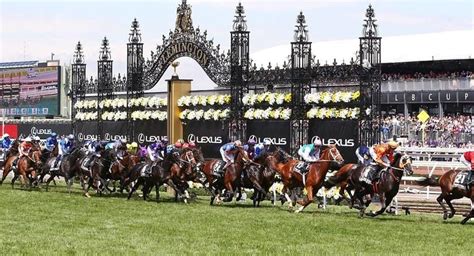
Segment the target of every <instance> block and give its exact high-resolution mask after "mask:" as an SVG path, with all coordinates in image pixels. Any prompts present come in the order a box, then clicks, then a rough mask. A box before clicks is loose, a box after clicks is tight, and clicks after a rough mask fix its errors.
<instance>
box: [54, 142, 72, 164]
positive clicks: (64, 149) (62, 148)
mask: <svg viewBox="0 0 474 256" xmlns="http://www.w3.org/2000/svg"><path fill="white" fill-rule="evenodd" d="M73 147H74V135H72V134H69V135H68V136H67V137H66V138H64V139H62V140H61V141H60V142H59V152H58V157H56V161H55V162H54V165H53V168H54V169H56V168H58V163H59V161H61V159H62V158H63V156H64V155H67V154H69V153H71V150H72V149H73Z"/></svg>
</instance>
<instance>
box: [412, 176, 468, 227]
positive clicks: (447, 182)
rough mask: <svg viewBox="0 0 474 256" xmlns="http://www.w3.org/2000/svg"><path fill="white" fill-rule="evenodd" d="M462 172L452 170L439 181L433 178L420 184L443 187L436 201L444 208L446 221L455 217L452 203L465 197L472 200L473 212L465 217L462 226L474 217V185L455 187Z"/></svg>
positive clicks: (426, 179)
mask: <svg viewBox="0 0 474 256" xmlns="http://www.w3.org/2000/svg"><path fill="white" fill-rule="evenodd" d="M461 171H462V170H450V171H448V172H446V173H444V174H443V175H441V177H440V178H439V180H435V179H433V178H425V180H423V181H420V182H418V183H419V184H420V185H423V186H428V185H429V186H439V187H441V194H440V195H439V196H438V198H437V199H436V200H437V201H438V203H439V204H440V205H441V207H442V208H443V219H444V220H446V219H448V218H452V217H454V214H455V213H456V210H455V209H454V207H453V204H452V203H451V201H452V200H456V199H460V198H463V197H467V198H469V199H471V211H470V212H468V213H467V215H465V218H464V219H463V220H462V221H461V224H466V223H467V221H468V220H469V219H471V218H472V217H474V184H472V183H471V184H470V185H469V186H467V187H460V186H454V181H455V179H456V176H457V175H458V174H459V173H460V172H461ZM443 200H444V201H445V202H446V204H448V206H449V209H450V213H449V215H448V210H447V209H446V206H444V204H443Z"/></svg>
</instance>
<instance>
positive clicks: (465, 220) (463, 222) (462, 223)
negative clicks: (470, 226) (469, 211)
mask: <svg viewBox="0 0 474 256" xmlns="http://www.w3.org/2000/svg"><path fill="white" fill-rule="evenodd" d="M469 219H470V217H466V218H464V219H463V220H462V221H461V225H464V224H466V223H467V221H468V220H469Z"/></svg>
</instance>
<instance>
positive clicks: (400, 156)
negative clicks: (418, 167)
mask: <svg viewBox="0 0 474 256" xmlns="http://www.w3.org/2000/svg"><path fill="white" fill-rule="evenodd" d="M411 163H412V159H411V157H410V156H409V155H407V154H405V153H396V154H395V155H394V156H393V164H392V166H393V167H395V168H399V169H401V170H403V172H404V173H405V174H406V175H408V176H410V175H413V169H412V165H411Z"/></svg>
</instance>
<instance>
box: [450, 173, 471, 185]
mask: <svg viewBox="0 0 474 256" xmlns="http://www.w3.org/2000/svg"><path fill="white" fill-rule="evenodd" d="M471 182H472V175H471V171H462V172H459V173H458V174H457V175H456V177H455V178H454V185H458V186H468V185H469V184H471Z"/></svg>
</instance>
